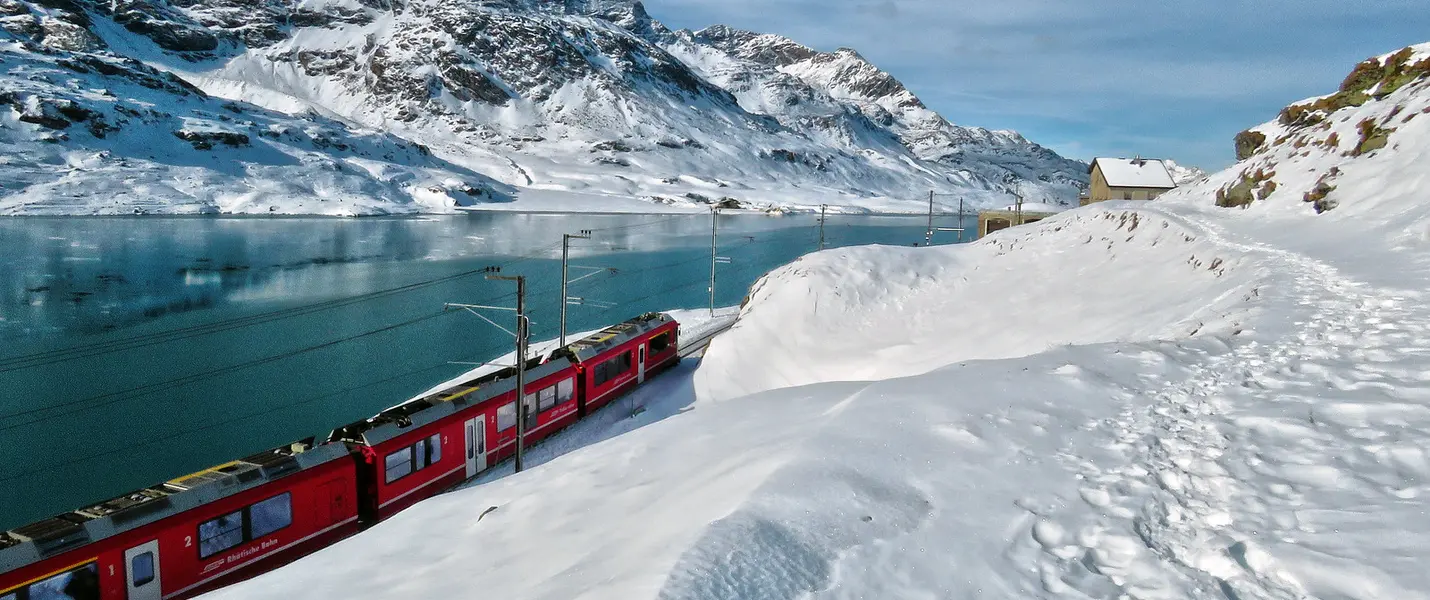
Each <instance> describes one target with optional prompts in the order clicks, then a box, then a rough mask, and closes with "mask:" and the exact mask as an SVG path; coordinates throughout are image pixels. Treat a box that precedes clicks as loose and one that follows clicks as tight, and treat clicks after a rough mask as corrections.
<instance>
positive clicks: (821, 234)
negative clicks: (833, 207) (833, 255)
mask: <svg viewBox="0 0 1430 600" xmlns="http://www.w3.org/2000/svg"><path fill="white" fill-rule="evenodd" d="M828 207H829V205H827V204H821V205H819V249H820V250H823V249H824V218H825V217H824V211H825V209H826V208H828Z"/></svg>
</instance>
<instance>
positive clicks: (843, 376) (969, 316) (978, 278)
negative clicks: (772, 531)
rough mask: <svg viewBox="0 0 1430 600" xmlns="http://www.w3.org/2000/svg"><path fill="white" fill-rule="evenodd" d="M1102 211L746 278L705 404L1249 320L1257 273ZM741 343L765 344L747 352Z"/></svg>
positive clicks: (704, 379) (1148, 221) (709, 367)
mask: <svg viewBox="0 0 1430 600" xmlns="http://www.w3.org/2000/svg"><path fill="white" fill-rule="evenodd" d="M1125 206H1127V208H1112V209H1106V208H1101V207H1094V208H1092V209H1089V210H1079V211H1074V212H1071V213H1066V214H1064V215H1061V216H1059V217H1057V218H1051V219H1047V220H1045V221H1042V222H1039V223H1038V224H1036V225H1034V226H1029V227H1026V228H1019V229H1012V230H1008V231H1006V232H1000V233H998V234H996V235H993V236H990V237H988V238H984V239H983V240H980V241H978V242H975V243H973V244H966V245H959V246H945V247H935V248H927V249H918V248H896V247H860V248H841V249H837V250H827V251H824V252H821V253H816V254H811V255H808V256H805V257H804V258H801V259H799V260H797V261H795V262H794V263H792V264H790V265H788V266H786V267H783V268H781V269H777V270H775V271H774V272H772V273H770V274H769V275H767V276H766V277H764V278H763V279H761V280H760V281H758V282H756V283H755V285H754V286H753V287H752V292H751V296H750V300H749V305H748V306H747V308H746V310H745V312H744V314H742V315H741V319H740V322H739V324H738V325H736V327H735V328H734V330H732V331H731V332H730V333H729V334H728V335H724V336H722V337H721V338H720V339H718V340H716V341H715V342H714V343H713V344H712V349H711V352H710V355H709V356H708V357H707V358H706V360H705V363H704V364H703V365H702V367H701V369H700V371H699V372H698V373H697V375H696V388H697V389H698V390H700V392H701V397H702V398H728V397H734V396H740V395H744V394H748V393H754V392H759V391H764V390H769V389H775V388H780V387H787V386H794V385H804V384H809V383H816V382H822V381H831V380H838V381H849V380H864V379H882V378H887V377H900V376H907V375H915V374H919V373H924V372H927V371H929V370H931V369H935V368H938V367H942V366H945V365H948V364H952V363H956V362H961V361H967V360H977V359H995V358H1010V357H1016V356H1025V355H1029V354H1035V353H1038V352H1043V351H1046V350H1049V349H1051V348H1054V347H1056V346H1060V345H1066V344H1093V343H1099V342H1112V341H1122V342H1132V341H1143V340H1156V339H1180V338H1184V337H1187V336H1191V335H1206V334H1225V333H1228V332H1230V331H1233V330H1235V329H1237V328H1240V327H1243V326H1245V324H1246V323H1247V322H1248V321H1247V319H1248V318H1249V315H1248V311H1249V310H1251V309H1252V307H1253V306H1254V305H1253V304H1252V303H1250V302H1249V300H1251V299H1254V298H1255V295H1256V293H1255V291H1254V290H1255V286H1256V284H1255V281H1256V277H1257V275H1258V270H1257V269H1256V268H1255V266H1254V265H1245V258H1244V254H1243V253H1241V252H1238V251H1235V250H1228V249H1225V248H1222V247H1219V246H1218V245H1216V244H1214V243H1212V242H1211V241H1210V240H1207V239H1205V238H1204V237H1203V236H1202V234H1201V233H1200V232H1199V231H1198V230H1196V229H1194V228H1190V227H1188V226H1187V225H1184V224H1183V223H1182V222H1181V221H1180V220H1178V219H1176V218H1171V217H1168V216H1166V215H1164V214H1162V213H1158V212H1149V211H1146V210H1140V209H1137V208H1133V206H1135V205H1125ZM737 348H760V349H762V351H761V352H758V353H753V352H739V351H736V349H737Z"/></svg>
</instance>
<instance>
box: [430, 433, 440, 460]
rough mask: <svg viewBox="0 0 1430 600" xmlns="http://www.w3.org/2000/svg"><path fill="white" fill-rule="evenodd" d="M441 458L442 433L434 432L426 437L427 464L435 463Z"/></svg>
mask: <svg viewBox="0 0 1430 600" xmlns="http://www.w3.org/2000/svg"><path fill="white" fill-rule="evenodd" d="M441 460H442V434H440V433H434V434H432V437H430V438H427V464H429V465H435V464H437V463H438V462H441Z"/></svg>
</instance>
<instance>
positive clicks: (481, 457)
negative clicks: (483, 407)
mask: <svg viewBox="0 0 1430 600" xmlns="http://www.w3.org/2000/svg"><path fill="white" fill-rule="evenodd" d="M486 468H487V417H486V415H479V416H478V417H477V418H475V419H471V420H469V421H467V479H471V478H473V477H476V476H477V473H481V472H482V471H484V470H486Z"/></svg>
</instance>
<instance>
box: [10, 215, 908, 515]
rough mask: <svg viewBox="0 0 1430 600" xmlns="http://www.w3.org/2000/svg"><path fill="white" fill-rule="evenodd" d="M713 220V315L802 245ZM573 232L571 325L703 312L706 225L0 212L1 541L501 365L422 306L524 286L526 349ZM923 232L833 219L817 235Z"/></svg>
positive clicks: (772, 230)
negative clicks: (576, 271) (490, 277)
mask: <svg viewBox="0 0 1430 600" xmlns="http://www.w3.org/2000/svg"><path fill="white" fill-rule="evenodd" d="M719 228H720V230H719V240H720V254H721V255H722V256H729V257H731V258H732V263H731V264H729V265H720V267H719V269H720V274H719V279H720V284H719V285H718V286H717V296H718V297H717V300H718V303H719V304H722V305H728V304H736V303H738V302H739V301H740V300H741V299H742V298H743V296H744V294H745V293H746V290H747V288H748V286H749V285H750V284H751V283H752V282H753V281H754V280H755V279H756V278H757V277H759V276H760V275H762V274H763V273H765V272H767V271H768V270H769V269H771V268H773V267H775V266H778V265H780V264H782V263H785V262H788V261H790V260H792V259H794V258H796V257H798V256H799V255H801V254H804V253H806V252H809V251H811V250H813V249H814V248H815V245H816V244H817V241H818V236H819V232H818V228H817V224H816V221H815V220H814V218H813V217H766V216H749V215H742V216H721V217H720V218H719ZM582 229H593V230H596V233H595V235H594V236H593V238H592V239H591V240H581V241H579V242H577V243H576V244H575V245H573V247H572V252H571V255H572V258H573V263H575V264H579V265H585V266H594V267H607V268H611V269H613V270H614V272H610V271H607V272H605V273H603V274H602V275H599V276H595V277H591V278H589V279H586V280H583V281H582V282H580V283H578V284H576V285H574V286H573V289H572V290H571V292H572V295H578V296H582V297H587V298H591V299H594V300H599V301H601V302H604V303H609V304H610V305H613V306H612V307H611V308H598V307H597V306H595V305H591V306H576V307H572V308H571V310H570V315H569V316H570V320H571V329H573V330H580V329H590V328H595V327H599V326H603V325H605V324H608V323H611V322H614V321H618V320H620V319H624V318H627V317H629V316H631V315H633V314H638V313H641V312H645V311H649V310H661V309H669V308H681V307H700V306H704V305H705V304H706V303H707V302H708V299H707V298H708V291H707V285H708V276H709V253H710V247H709V244H710V217H709V216H640V215H635V216H632V215H552V214H509V213H498V214H472V215H460V216H455V217H425V218H377V219H342V220H339V219H303V218H280V219H272V218H183V217H180V218H154V217H145V218H25V219H0V348H3V350H0V390H3V391H0V440H3V441H4V443H0V528H4V527H8V526H13V525H16V524H19V523H22V522H26V521H29V520H31V519H34V518H36V517H39V516H43V515H46V514H51V513H54V512H57V511H59V510H64V509H68V508H72V507H74V506H78V505H80V504H81V503H84V502H88V501H93V500H96V499H101V498H104V497H109V496H112V495H114V494H117V493H122V492H124V491H127V490H129V489H133V488H135V487H137V486H141V485H147V484H149V483H152V482H155V481H160V480H163V479H165V478H169V477H172V476H174V475H177V474H181V473H185V472H189V471H192V470H195V469H198V468H202V467H204V466H208V465H211V464H215V463H217V462H220V461H222V460H226V459H229V458H231V457H233V456H240V455H244V454H247V453H251V452H254V451H257V450H261V449H264V448H268V447H272V446H276V445H278V444H281V443H285V442H288V441H291V440H294V439H298V438H300V437H303V436H306V435H313V434H318V433H325V432H326V431H327V429H329V428H331V427H332V426H333V425H334V424H338V423H345V422H349V421H351V420H353V419H355V418H359V417H361V416H364V415H368V414H371V413H373V412H375V411H376V410H379V409H381V408H383V407H386V406H390V405H392V404H394V403H396V402H398V401H401V400H402V399H405V398H406V397H408V396H410V395H411V394H413V393H417V392H419V391H421V390H422V389H426V388H427V387H429V386H431V385H432V384H433V383H434V382H437V381H442V380H443V379H445V378H447V377H450V376H453V375H455V374H456V373H459V372H461V371H463V370H464V369H465V368H466V367H463V366H461V365H453V364H450V363H451V362H453V361H473V360H485V359H489V358H492V357H494V356H497V355H499V354H501V353H503V352H504V351H505V350H506V349H507V346H508V345H509V344H510V339H509V338H508V337H506V335H505V334H504V333H502V332H500V331H498V330H496V329H495V328H492V327H490V326H489V325H486V324H484V323H482V322H480V321H479V320H478V319H476V318H474V317H470V316H468V315H464V314H461V313H460V312H453V313H444V312H443V311H442V306H443V304H444V303H446V302H468V303H477V304H491V303H502V304H509V303H510V302H511V296H512V286H511V284H510V283H507V282H495V281H486V280H484V279H483V278H482V277H480V275H479V271H480V269H481V268H483V267H485V266H489V265H493V264H505V265H508V266H507V271H506V272H507V273H518V272H519V273H521V274H525V275H527V276H528V278H529V281H528V289H529V298H528V305H529V307H530V310H531V311H532V319H533V321H534V326H533V335H535V336H538V337H554V336H555V330H556V324H557V321H558V319H557V316H556V313H557V312H558V311H559V308H560V300H559V285H560V283H559V273H560V264H559V258H560V254H561V248H560V240H561V234H562V233H574V232H577V231H579V230H582ZM923 230H924V223H923V221H922V220H920V219H917V218H897V217H838V218H831V220H830V222H829V225H828V227H827V231H826V235H825V237H826V240H827V243H828V244H829V245H830V246H839V245H850V244H863V243H894V244H901V245H906V244H909V243H913V242H915V241H921V240H922V239H923ZM383 290H397V291H394V292H382V291H383ZM380 292H382V293H380ZM354 297H362V298H363V299H362V300H361V301H347V300H344V299H349V298H354ZM314 306H317V307H318V308H312V307H314ZM602 306H604V305H602ZM216 323H218V324H222V325H221V326H215V325H214V324H216ZM175 332H178V333H175ZM136 340H137V341H136ZM76 349H77V350H76ZM15 357H30V358H29V359H28V360H26V361H16V360H15Z"/></svg>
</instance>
